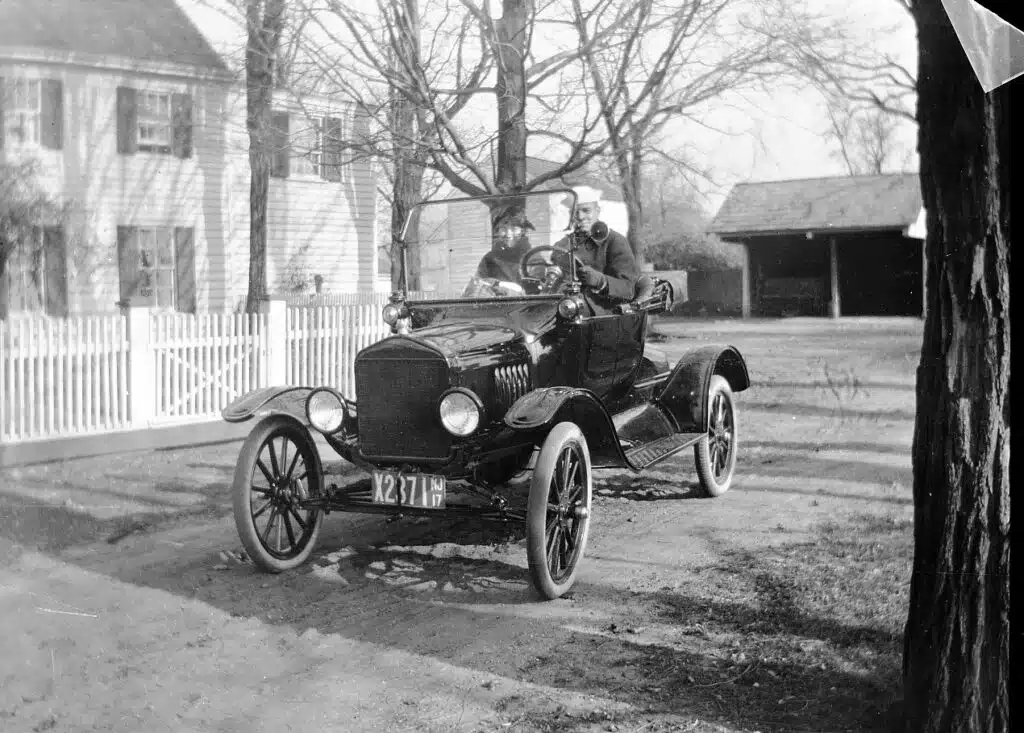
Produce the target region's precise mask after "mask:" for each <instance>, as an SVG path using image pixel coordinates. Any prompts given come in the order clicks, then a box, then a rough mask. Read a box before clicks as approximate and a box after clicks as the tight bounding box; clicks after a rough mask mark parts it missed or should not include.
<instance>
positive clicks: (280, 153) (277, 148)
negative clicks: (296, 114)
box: [270, 112, 292, 178]
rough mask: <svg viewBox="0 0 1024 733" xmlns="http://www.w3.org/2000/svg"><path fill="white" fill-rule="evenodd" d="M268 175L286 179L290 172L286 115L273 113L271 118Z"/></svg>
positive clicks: (289, 149) (285, 113)
mask: <svg viewBox="0 0 1024 733" xmlns="http://www.w3.org/2000/svg"><path fill="white" fill-rule="evenodd" d="M270 124H271V128H272V131H271V134H270V156H271V164H270V175H272V176H274V178H287V177H288V174H289V173H290V172H291V171H290V167H291V164H290V159H291V154H292V150H291V144H290V142H289V139H288V113H287V112H274V113H273V116H272V117H271V123H270Z"/></svg>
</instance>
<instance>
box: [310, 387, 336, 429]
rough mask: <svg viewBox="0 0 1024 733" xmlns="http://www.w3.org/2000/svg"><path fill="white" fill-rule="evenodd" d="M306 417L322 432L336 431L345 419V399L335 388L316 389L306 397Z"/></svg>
mask: <svg viewBox="0 0 1024 733" xmlns="http://www.w3.org/2000/svg"><path fill="white" fill-rule="evenodd" d="M306 418H307V419H308V420H309V424H310V425H312V426H313V427H314V428H316V429H317V430H319V431H320V432H321V433H326V434H328V435H330V434H331V433H336V432H338V430H339V429H340V428H341V425H342V423H343V422H344V421H345V400H344V398H343V397H342V396H341V395H339V394H338V393H337V392H335V391H334V390H333V389H326V388H324V387H321V388H319V389H314V390H313V391H312V392H310V393H309V397H307V398H306Z"/></svg>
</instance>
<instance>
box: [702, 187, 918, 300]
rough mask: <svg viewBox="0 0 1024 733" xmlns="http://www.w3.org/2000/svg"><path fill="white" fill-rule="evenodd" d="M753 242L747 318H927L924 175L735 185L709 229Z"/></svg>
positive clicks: (746, 272)
mask: <svg viewBox="0 0 1024 733" xmlns="http://www.w3.org/2000/svg"><path fill="white" fill-rule="evenodd" d="M709 230H710V231H711V232H714V233H715V234H718V235H719V236H720V237H721V238H722V239H724V240H727V241H730V242H738V243H740V244H743V245H745V246H746V248H747V255H748V256H747V263H746V266H745V267H744V283H745V287H744V288H743V314H744V315H745V316H749V315H755V316H779V315H806V316H831V317H833V318H838V317H839V316H847V315H849V316H853V315H893V316H909V315H914V316H920V315H922V314H923V312H924V302H925V301H924V280H923V272H924V267H923V263H924V236H925V231H924V208H923V205H922V201H921V191H920V183H919V177H918V174H917V173H898V174H890V175H868V176H843V177H834V178H805V179H799V180H789V181H768V182H759V183H741V184H738V185H736V186H734V187H733V189H732V191H730V193H729V196H728V197H727V198H726V200H725V202H724V203H723V204H722V207H721V208H720V209H719V211H718V214H717V215H716V216H715V219H714V221H712V223H711V226H710V228H709Z"/></svg>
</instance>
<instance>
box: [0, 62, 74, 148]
mask: <svg viewBox="0 0 1024 733" xmlns="http://www.w3.org/2000/svg"><path fill="white" fill-rule="evenodd" d="M5 145H10V146H11V147H33V148H34V147H43V148H47V149H49V150H60V149H61V148H62V147H63V145H64V85H63V84H62V83H61V81H60V80H59V79H25V78H22V77H15V78H12V79H7V80H5V79H3V78H2V77H0V148H3V147H4V146H5Z"/></svg>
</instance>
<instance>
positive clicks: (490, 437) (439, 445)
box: [223, 190, 749, 598]
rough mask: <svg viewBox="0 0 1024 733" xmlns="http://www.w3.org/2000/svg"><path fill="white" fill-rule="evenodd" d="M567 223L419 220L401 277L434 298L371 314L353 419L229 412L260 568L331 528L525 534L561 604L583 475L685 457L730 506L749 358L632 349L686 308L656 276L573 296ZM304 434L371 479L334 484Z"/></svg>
mask: <svg viewBox="0 0 1024 733" xmlns="http://www.w3.org/2000/svg"><path fill="white" fill-rule="evenodd" d="M574 208H575V196H574V194H573V193H572V192H571V191H568V190H560V191H556V192H552V191H545V192H543V193H538V194H527V195H519V196H516V197H484V198H466V199H446V200H438V201H429V202H426V203H423V204H421V205H419V206H418V207H416V209H414V211H413V212H412V214H411V216H410V219H409V222H408V224H407V225H406V231H405V235H404V237H403V245H404V253H403V268H407V267H408V265H409V263H410V262H412V261H415V263H416V269H417V270H418V272H416V273H415V275H416V276H417V277H418V280H419V284H420V288H421V289H422V290H433V291H434V292H435V293H436V294H437V296H436V297H433V294H432V297H431V298H430V299H429V300H416V299H412V298H409V297H408V293H407V292H405V290H404V288H403V290H401V291H399V292H396V293H394V295H393V296H392V298H391V302H390V303H389V304H388V305H386V306H385V307H384V313H383V317H384V320H385V321H386V322H387V323H388V324H390V325H391V329H392V334H393V335H391V336H389V337H387V338H385V339H383V340H381V341H379V342H377V343H375V344H373V345H371V346H369V347H367V348H365V349H363V350H362V351H361V352H360V353H359V354H358V355H357V356H356V360H355V384H356V386H355V392H356V393H355V399H354V400H353V399H351V395H343V394H341V393H340V392H339V391H338V390H337V389H336V388H335V387H334V386H332V385H312V386H280V387H267V388H263V389H259V390H256V391H254V392H251V393H249V394H247V395H245V396H243V397H241V398H239V399H237V400H236V401H235V402H233V403H232V404H231V405H229V406H228V407H226V408H225V409H224V411H223V417H224V419H225V420H228V421H231V422H242V421H245V420H249V419H252V418H257V421H256V424H255V425H254V427H253V429H252V431H251V432H250V433H249V436H248V438H247V439H246V441H245V444H244V446H243V448H242V451H241V454H240V456H239V459H238V464H237V467H236V469H235V478H234V486H233V501H234V514H235V522H236V525H237V528H238V533H239V535H240V537H241V540H242V543H243V544H244V546H245V548H246V550H247V551H248V552H249V555H250V557H252V559H253V561H254V562H255V563H256V564H257V565H258V566H259V567H261V568H262V569H264V570H268V571H271V572H281V571H284V570H288V569H291V568H294V567H296V566H298V565H300V564H302V563H303V562H305V561H306V560H307V559H308V558H309V556H310V554H311V553H312V551H313V549H314V546H315V544H316V542H317V539H318V537H319V534H320V529H321V525H322V522H323V518H324V515H325V514H327V513H329V512H331V511H346V512H378V513H384V514H389V515H392V516H395V515H415V514H420V515H423V514H426V515H431V514H434V515H436V514H437V513H441V512H443V513H448V514H458V515H468V516H473V517H479V518H480V519H481V520H499V521H518V522H525V524H526V545H527V555H528V560H529V567H530V575H531V577H532V580H533V583H534V585H535V587H536V588H537V590H538V591H539V592H540V593H541V594H542V595H543V596H544V597H546V598H557V597H559V596H561V595H562V594H563V593H565V592H566V591H567V590H568V589H569V588H570V587H571V586H572V584H573V581H574V580H575V578H576V574H577V569H578V567H579V563H580V560H581V559H582V557H583V553H584V550H585V548H586V544H587V533H588V529H589V526H590V518H591V513H592V511H593V505H592V491H591V484H592V471H593V470H594V469H600V468H615V469H624V468H625V469H630V470H633V471H642V470H643V469H645V468H648V467H650V466H653V465H654V464H656V463H659V462H660V461H663V460H665V459H667V458H669V457H670V456H673V455H675V454H676V453H678V452H679V451H681V450H683V449H685V448H689V447H692V448H693V453H694V458H695V462H696V471H697V477H698V480H699V485H700V489H701V491H702V492H703V493H704V494H706V495H709V496H718V495H719V494H722V493H723V492H725V491H726V490H727V489H728V488H729V486H730V483H731V482H732V477H733V472H734V470H735V466H736V450H737V432H736V430H737V421H736V407H735V405H734V402H733V394H734V393H735V392H739V391H741V390H744V389H746V388H747V386H748V384H749V378H748V375H747V367H746V364H745V363H744V360H743V358H742V357H741V356H740V354H739V352H738V351H737V350H736V349H735V348H733V347H731V346H726V345H701V346H699V347H697V348H694V349H692V350H690V351H688V352H686V353H684V354H683V356H682V357H681V358H680V359H679V360H678V361H677V362H676V363H675V364H670V363H669V362H668V361H667V360H666V358H665V356H664V354H662V353H660V352H659V351H658V350H657V349H655V348H652V347H651V346H649V345H647V344H645V335H646V333H647V325H648V324H647V320H648V318H649V317H650V316H651V315H652V314H656V313H661V312H664V311H666V310H668V309H670V308H671V307H672V304H673V298H677V297H679V295H680V293H679V289H678V288H676V287H674V286H673V285H672V284H671V283H670V282H667V281H663V280H659V279H658V278H657V277H656V276H655V277H651V276H650V275H645V276H642V277H641V278H640V280H639V282H638V283H637V286H636V294H635V297H634V299H633V300H632V301H629V302H623V303H617V304H609V303H604V304H603V307H602V304H599V303H597V302H596V301H595V300H594V299H593V298H592V296H590V295H588V294H587V293H586V292H585V291H584V292H581V288H580V285H579V282H578V280H577V278H576V268H577V267H578V264H579V263H578V260H577V259H576V257H574V256H573V254H572V252H573V251H574V250H575V248H576V246H577V242H578V241H579V236H578V234H577V233H575V232H574V231H573V228H572V225H571V222H572V221H573V211H574ZM513 218H514V219H515V226H512V227H508V228H505V224H507V223H509V222H510V221H511V220H512V219H513ZM603 226H604V225H603V224H602V223H600V222H598V223H597V224H596V225H594V232H593V236H595V237H598V238H599V237H600V236H601V235H602V234H603V233H605V231H606V230H602V227H603ZM409 253H412V254H414V255H415V258H413V257H410V256H409ZM502 263H504V265H505V266H506V267H505V270H502V269H501V268H502V266H503V265H502ZM485 265H487V267H485ZM508 265H510V266H508ZM488 268H490V269H491V270H495V268H496V272H497V273H498V275H499V276H498V277H488V276H486V275H487V274H488ZM501 272H505V273H507V274H506V275H505V276H504V277H502V276H501V275H500V273H501ZM490 274H492V275H493V274H495V272H490ZM404 281H405V278H403V282H404ZM312 431H319V432H320V433H322V434H323V437H324V439H325V440H326V442H327V444H328V445H330V446H331V448H333V449H334V450H335V451H336V452H337V453H338V454H339V455H340V456H341V457H342V458H344V459H345V460H347V461H349V462H351V463H352V464H354V465H355V466H356V467H358V468H360V469H363V470H365V472H366V473H367V474H368V475H367V476H360V475H359V474H358V473H356V474H348V475H349V476H351V478H349V480H348V481H347V482H346V483H345V485H341V486H338V485H335V484H333V483H331V484H329V483H328V480H327V478H328V477H326V476H325V474H324V469H323V467H322V463H321V458H320V455H319V451H318V448H317V445H316V443H315V442H314V440H313V437H312V435H313V433H312ZM680 481H681V482H682V481H683V477H682V476H680ZM527 485H528V493H527V490H526V488H525V487H526V486H527ZM524 494H526V496H524ZM524 499H525V500H524Z"/></svg>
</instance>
